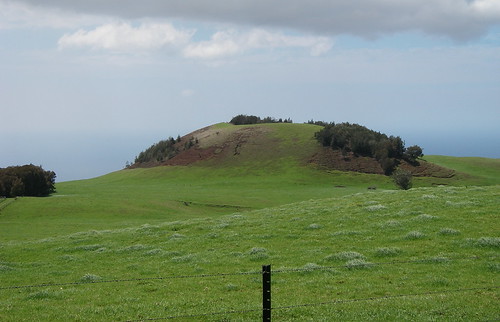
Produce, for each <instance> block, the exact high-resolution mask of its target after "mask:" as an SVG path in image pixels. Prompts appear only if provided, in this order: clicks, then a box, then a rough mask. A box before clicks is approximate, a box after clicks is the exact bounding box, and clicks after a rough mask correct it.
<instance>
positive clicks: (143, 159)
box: [134, 136, 198, 163]
mask: <svg viewBox="0 0 500 322" xmlns="http://www.w3.org/2000/svg"><path fill="white" fill-rule="evenodd" d="M196 143H198V139H195V138H194V137H191V138H190V139H189V140H187V141H185V142H184V145H181V137H180V136H177V139H174V138H173V137H169V138H168V139H167V140H161V141H159V142H158V143H155V144H153V145H151V146H150V147H149V148H147V149H146V150H144V151H142V152H141V153H139V155H138V156H137V157H136V158H135V161H134V162H135V163H148V162H162V161H166V160H169V159H171V158H173V157H175V156H176V155H177V154H179V153H180V152H181V151H184V150H188V149H190V148H191V147H193V146H194V145H195V144H196Z"/></svg>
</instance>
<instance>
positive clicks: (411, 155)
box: [403, 145, 424, 163]
mask: <svg viewBox="0 0 500 322" xmlns="http://www.w3.org/2000/svg"><path fill="white" fill-rule="evenodd" d="M423 156H424V153H423V150H422V148H421V147H419V146H418V145H412V146H410V147H408V148H406V151H405V152H404V154H403V157H404V159H405V160H406V161H408V162H410V163H415V162H417V159H418V158H421V157H423Z"/></svg>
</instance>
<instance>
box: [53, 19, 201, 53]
mask: <svg viewBox="0 0 500 322" xmlns="http://www.w3.org/2000/svg"><path fill="white" fill-rule="evenodd" d="M192 35H193V31H190V30H179V29H176V28H175V27H173V26H172V25H171V24H169V23H143V24H141V25H140V26H138V27H133V26H131V25H130V24H128V23H110V24H105V25H102V26H99V27H97V28H95V29H93V30H90V31H85V30H83V29H80V30H78V31H76V32H74V33H72V34H65V35H64V36H63V37H61V38H60V39H59V42H58V45H59V48H60V49H66V48H85V47H88V48H92V49H104V50H112V51H136V50H139V51H141V50H154V49H160V48H162V47H166V46H169V47H174V48H176V47H180V46H183V45H185V44H186V43H187V42H188V41H189V39H190V38H191V37H192Z"/></svg>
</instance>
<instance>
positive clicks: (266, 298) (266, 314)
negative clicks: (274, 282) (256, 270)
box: [262, 265, 271, 322]
mask: <svg viewBox="0 0 500 322" xmlns="http://www.w3.org/2000/svg"><path fill="white" fill-rule="evenodd" d="M262 321H264V322H266V321H271V265H262Z"/></svg>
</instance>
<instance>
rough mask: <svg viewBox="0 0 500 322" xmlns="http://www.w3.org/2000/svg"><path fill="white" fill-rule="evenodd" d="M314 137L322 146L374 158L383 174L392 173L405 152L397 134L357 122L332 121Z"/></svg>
mask: <svg viewBox="0 0 500 322" xmlns="http://www.w3.org/2000/svg"><path fill="white" fill-rule="evenodd" d="M321 123H324V122H321ZM315 138H316V140H317V141H318V142H320V143H321V144H322V145H323V146H330V147H331V148H332V149H335V150H341V151H342V152H343V153H348V152H352V153H354V154H355V155H359V156H366V157H372V158H375V159H376V160H377V161H378V162H379V163H380V166H381V167H382V169H383V170H384V173H385V174H391V173H392V171H393V170H394V168H395V167H396V166H397V165H398V162H399V161H398V160H401V159H402V158H403V155H404V152H405V147H404V142H403V140H402V139H401V138H400V137H399V136H397V137H394V136H387V135H385V134H382V133H380V132H376V131H373V130H370V129H368V128H366V127H364V126H361V125H359V124H351V123H339V124H335V123H333V122H332V123H330V124H326V125H325V126H324V128H323V129H321V130H320V131H318V132H316V133H315ZM412 151H413V150H412Z"/></svg>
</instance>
